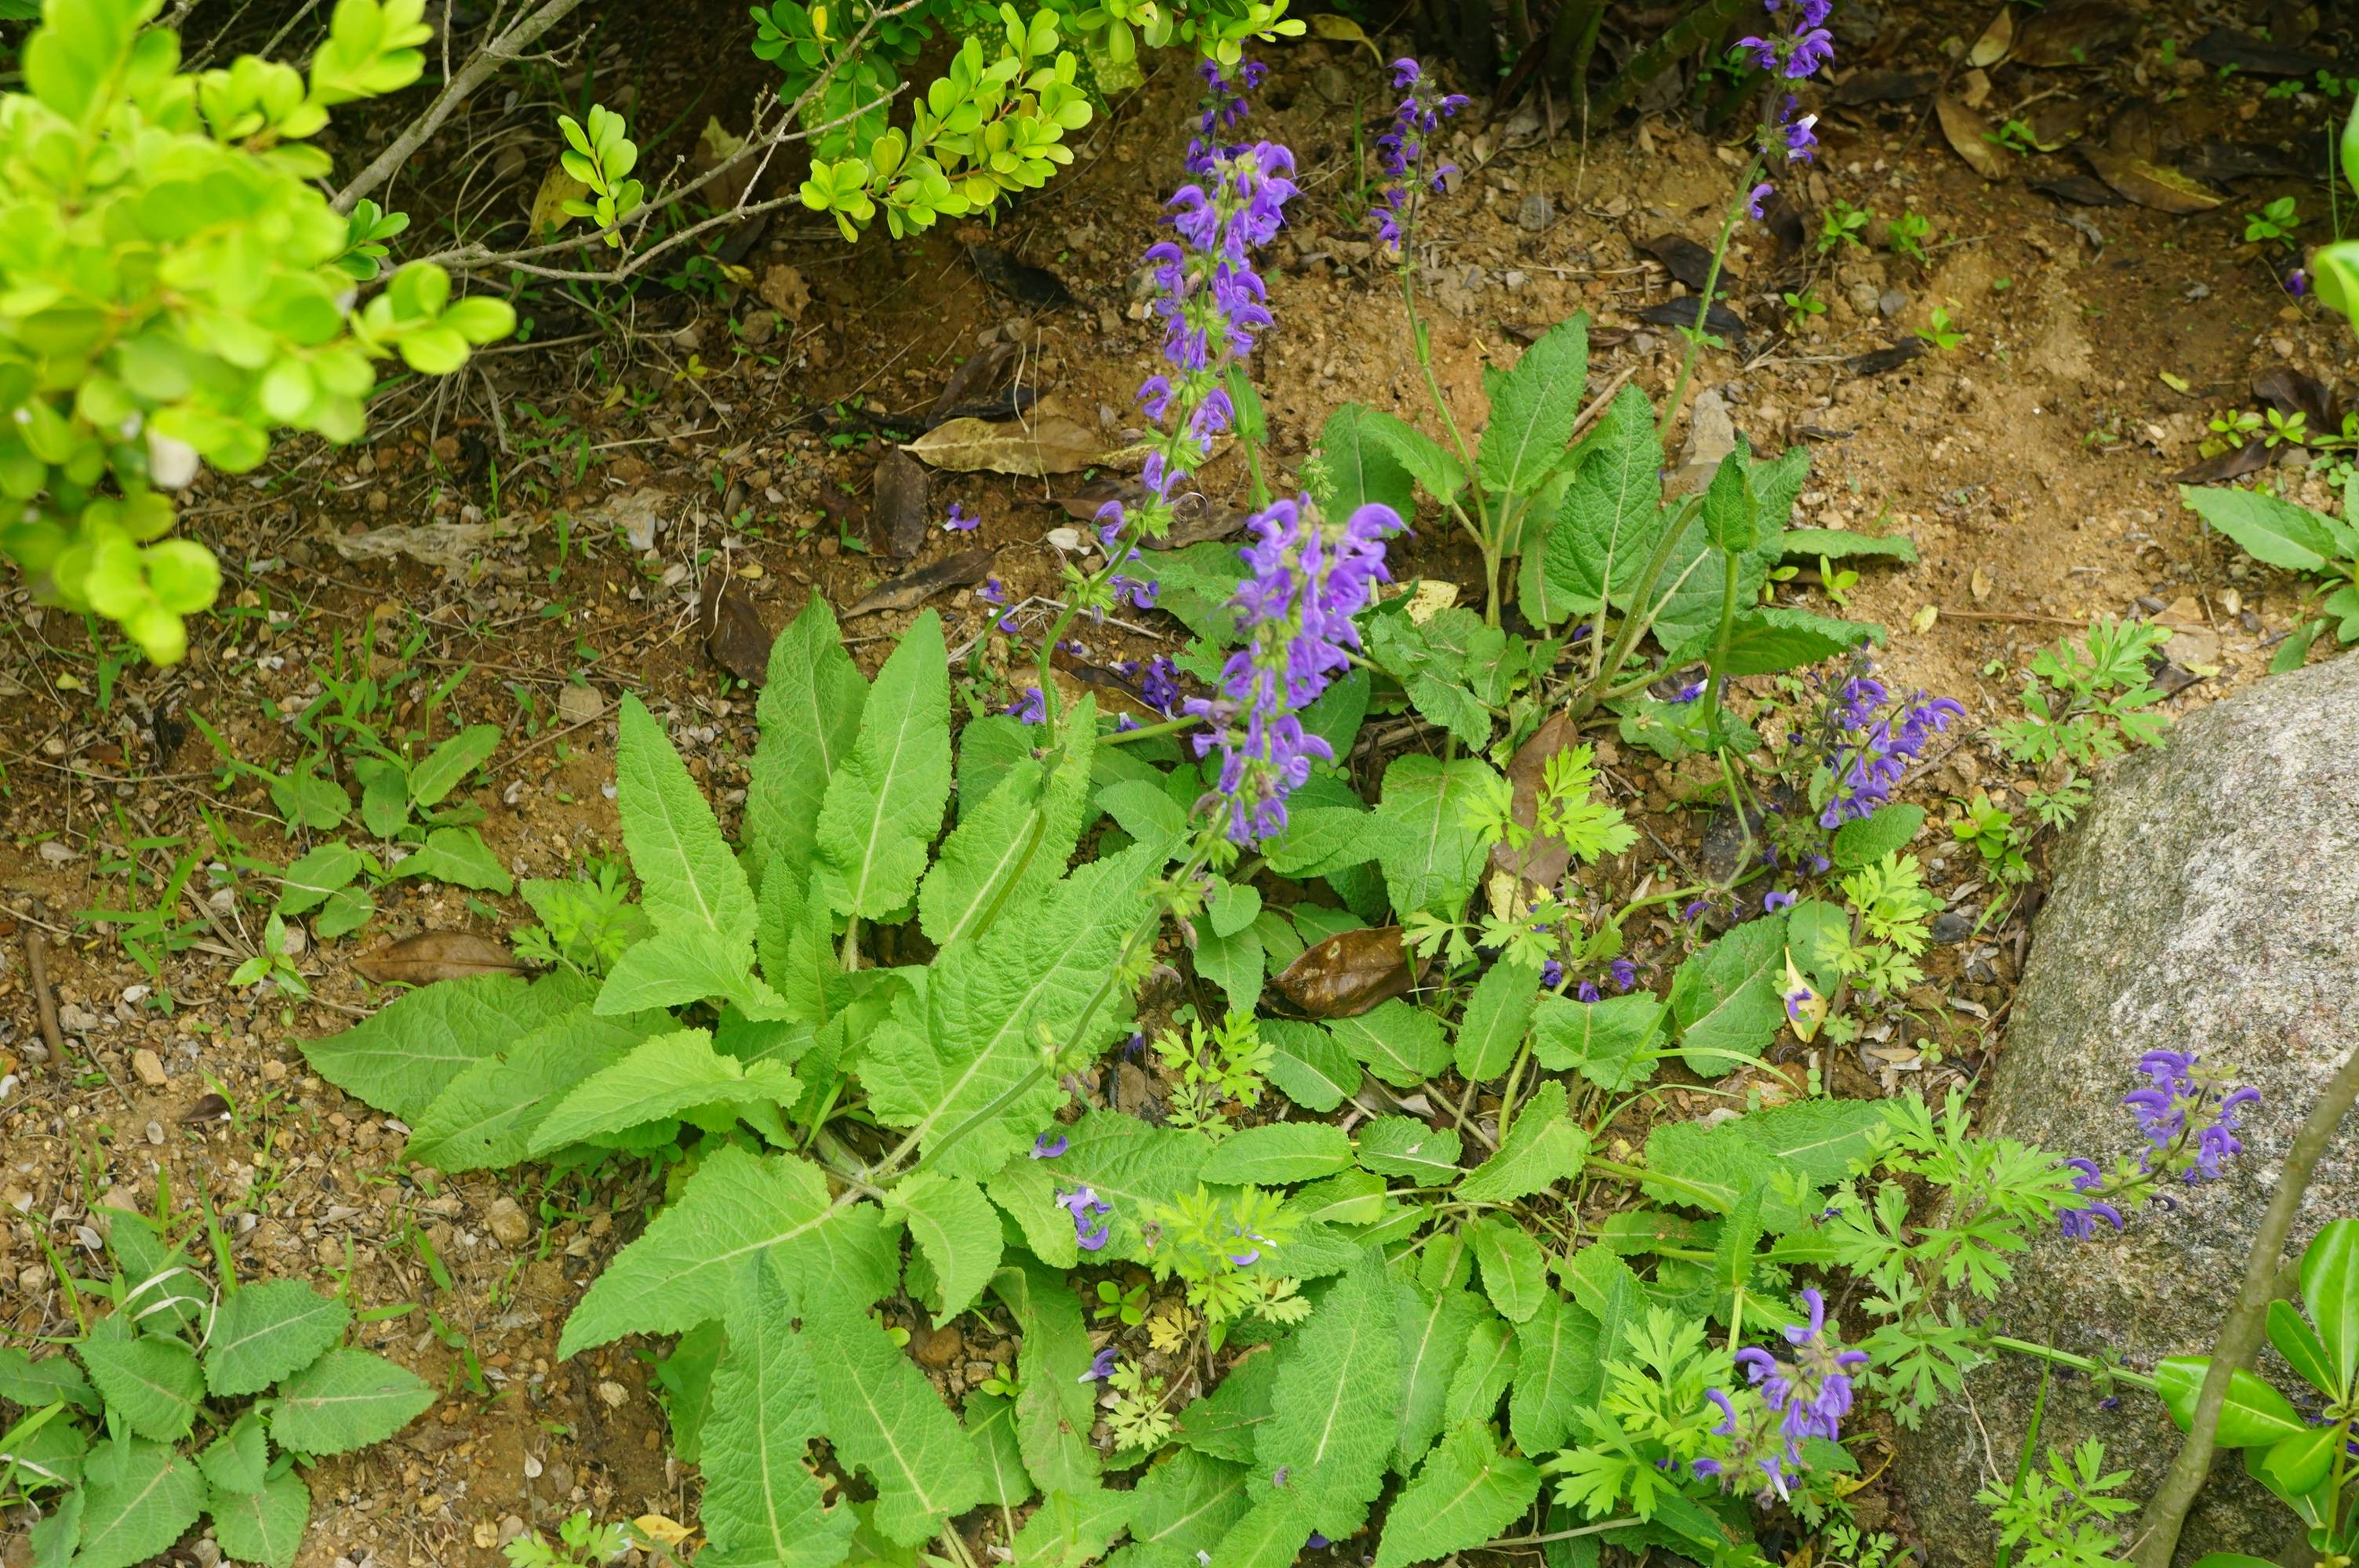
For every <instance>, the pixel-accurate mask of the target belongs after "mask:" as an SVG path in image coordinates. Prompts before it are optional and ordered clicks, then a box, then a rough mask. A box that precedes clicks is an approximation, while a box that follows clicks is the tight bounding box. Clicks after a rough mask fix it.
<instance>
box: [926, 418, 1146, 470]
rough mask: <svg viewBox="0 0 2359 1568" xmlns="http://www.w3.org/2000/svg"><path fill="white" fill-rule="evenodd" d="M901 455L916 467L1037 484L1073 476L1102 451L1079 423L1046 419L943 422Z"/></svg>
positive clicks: (971, 419)
mask: <svg viewBox="0 0 2359 1568" xmlns="http://www.w3.org/2000/svg"><path fill="white" fill-rule="evenodd" d="M1104 449H1105V448H1104V443H1103V442H1102V441H1101V440H1099V438H1098V437H1097V436H1096V434H1095V433H1094V432H1093V431H1091V430H1088V429H1085V428H1083V427H1082V424H1081V422H1080V421H1079V420H1076V419H1071V418H1068V417H1066V416H1063V415H1058V414H1051V415H1048V416H1044V417H1040V418H1036V419H1033V420H1031V421H1029V422H1027V421H1025V420H1021V419H1009V420H1005V421H994V420H987V419H973V418H965V419H946V420H944V421H942V423H940V424H939V425H937V426H935V427H933V428H932V429H930V430H929V431H927V432H926V433H925V434H924V435H922V436H920V437H919V438H917V439H916V440H914V441H912V442H910V443H909V444H908V447H906V448H905V449H904V450H906V451H907V452H908V454H909V455H910V456H911V457H913V458H916V459H918V460H919V461H920V462H924V463H927V464H929V465H931V466H932V467H934V468H938V469H949V470H951V471H952V472H954V473H977V472H981V471H984V470H989V471H990V472H992V473H1012V474H1016V475H1018V476H1020V477H1023V478H1026V479H1039V478H1042V477H1044V476H1045V475H1048V474H1052V473H1078V472H1080V471H1081V470H1082V469H1085V468H1087V467H1089V466H1090V465H1091V464H1092V463H1093V462H1095V461H1096V460H1097V459H1098V455H1099V454H1100V453H1101V452H1103V450H1104Z"/></svg>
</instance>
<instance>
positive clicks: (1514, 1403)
mask: <svg viewBox="0 0 2359 1568" xmlns="http://www.w3.org/2000/svg"><path fill="white" fill-rule="evenodd" d="M1597 1336H1598V1326H1597V1320H1596V1319H1595V1318H1593V1317H1592V1316H1590V1314H1588V1313H1586V1312H1583V1311H1582V1309H1581V1308H1579V1307H1577V1306H1575V1305H1573V1304H1572V1303H1571V1302H1568V1301H1566V1300H1565V1299H1564V1298H1563V1297H1561V1296H1560V1295H1558V1294H1557V1293H1556V1292H1553V1291H1551V1292H1549V1293H1548V1294H1546V1295H1545V1296H1543V1297H1541V1298H1540V1305H1539V1310H1538V1312H1536V1313H1534V1314H1532V1320H1531V1321H1530V1322H1529V1323H1527V1324H1525V1325H1523V1326H1522V1327H1521V1328H1518V1329H1517V1330H1516V1376H1515V1381H1514V1384H1513V1385H1512V1389H1511V1391H1510V1393H1509V1395H1508V1399H1507V1429H1508V1431H1510V1432H1512V1433H1515V1438H1516V1446H1517V1447H1518V1448H1520V1449H1522V1450H1523V1451H1524V1452H1525V1453H1527V1454H1549V1453H1553V1452H1555V1451H1556V1450H1557V1449H1560V1448H1561V1447H1563V1446H1564V1440H1565V1438H1566V1437H1567V1436H1568V1435H1569V1434H1570V1433H1571V1431H1572V1421H1573V1417H1574V1416H1575V1415H1576V1414H1578V1413H1579V1412H1580V1411H1581V1410H1582V1408H1583V1406H1584V1404H1585V1402H1586V1396H1587V1395H1588V1393H1589V1391H1590V1390H1593V1388H1595V1387H1596V1384H1597V1378H1598V1344H1597Z"/></svg>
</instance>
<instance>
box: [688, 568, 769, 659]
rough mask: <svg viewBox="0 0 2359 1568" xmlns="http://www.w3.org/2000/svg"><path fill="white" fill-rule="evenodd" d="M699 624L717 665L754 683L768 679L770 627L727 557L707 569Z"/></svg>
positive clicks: (698, 607) (699, 602)
mask: <svg viewBox="0 0 2359 1568" xmlns="http://www.w3.org/2000/svg"><path fill="white" fill-rule="evenodd" d="M696 627H697V630H698V631H700V632H701V633H703V634H704V651H705V652H706V653H708V654H712V662H713V663H714V664H717V665H720V666H721V667H722V668H723V669H724V670H727V671H728V672H729V673H730V674H731V675H733V676H736V677H737V678H738V679H739V680H742V681H746V682H749V683H751V684H752V685H755V686H760V685H761V684H762V683H763V682H764V681H765V680H766V679H768V678H769V674H770V638H771V632H770V629H769V628H768V627H767V626H765V625H763V624H762V615H761V611H757V610H756V609H755V608H754V596H753V594H752V593H750V592H749V591H747V589H746V588H745V584H744V583H742V582H740V581H738V580H737V579H736V577H735V575H734V574H733V573H732V572H731V571H730V570H729V568H728V564H727V557H722V558H720V559H717V560H715V561H714V562H713V563H712V565H711V566H709V567H707V568H705V571H704V589H703V591H702V592H701V594H700V595H698V597H697V601H696Z"/></svg>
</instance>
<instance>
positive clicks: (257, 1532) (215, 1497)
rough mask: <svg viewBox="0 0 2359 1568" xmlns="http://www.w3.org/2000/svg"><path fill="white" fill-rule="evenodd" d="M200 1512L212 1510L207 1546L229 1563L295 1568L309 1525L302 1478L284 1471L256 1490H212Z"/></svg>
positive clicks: (308, 1505)
mask: <svg viewBox="0 0 2359 1568" xmlns="http://www.w3.org/2000/svg"><path fill="white" fill-rule="evenodd" d="M206 1506H207V1507H208V1508H210V1509H212V1516H213V1540H214V1541H215V1542H216V1543H217V1544H218V1545H219V1546H220V1547H221V1549H222V1554H223V1556H225V1557H227V1558H228V1559H229V1560H230V1561H231V1562H233V1563H263V1564H265V1565H266V1568H295V1554H296V1552H299V1551H300V1550H301V1548H302V1545H303V1531H304V1530H305V1529H306V1528H307V1527H308V1526H309V1525H310V1522H311V1488H310V1487H307V1486H305V1485H304V1484H303V1477H301V1476H298V1475H296V1474H295V1473H294V1472H293V1471H292V1470H289V1471H288V1472H287V1474H285V1475H283V1476H274V1477H272V1478H271V1479H270V1480H267V1481H266V1482H264V1483H263V1484H262V1486H261V1487H260V1489H259V1490H255V1491H250V1492H223V1491H220V1490H218V1489H216V1490H215V1491H214V1492H213V1493H212V1497H211V1498H210V1499H209V1500H208V1502H207V1504H206Z"/></svg>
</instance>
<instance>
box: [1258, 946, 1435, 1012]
mask: <svg viewBox="0 0 2359 1568" xmlns="http://www.w3.org/2000/svg"><path fill="white" fill-rule="evenodd" d="M1416 979H1417V977H1416V974H1415V972H1414V971H1413V970H1412V969H1411V968H1409V960H1408V948H1406V947H1405V946H1402V944H1401V928H1400V927H1399V926H1397V925H1379V926H1375V927H1373V928H1367V929H1362V930H1359V931H1345V932H1341V933H1339V934H1337V935H1333V936H1330V937H1328V938H1327V939H1326V940H1325V941H1323V942H1317V943H1313V944H1312V945H1311V946H1309V947H1306V948H1304V949H1303V950H1302V956H1301V957H1299V958H1297V959H1295V960H1294V962H1292V963H1291V964H1288V965H1287V966H1286V968H1285V970H1284V971H1283V972H1282V973H1280V974H1279V975H1277V977H1276V978H1275V979H1272V980H1271V981H1270V982H1269V983H1270V984H1271V986H1272V987H1274V988H1276V989H1277V993H1278V995H1280V996H1282V997H1284V998H1285V999H1286V1000H1288V1001H1290V1002H1292V1003H1293V1004H1294V1005H1295V1006H1296V1007H1297V1008H1298V1009H1299V1010H1300V1011H1302V1012H1303V1013H1304V1014H1306V1015H1307V1016H1309V1017H1311V1018H1357V1017H1358V1016H1359V1015H1360V1014H1362V1013H1364V1012H1366V1011H1369V1010H1370V1009H1371V1008H1374V1007H1375V1006H1376V1005H1377V1004H1378V1003H1380V1002H1383V1001H1386V1000H1389V999H1391V998H1393V997H1397V996H1399V995H1400V994H1401V993H1402V992H1404V991H1406V990H1408V989H1409V987H1410V986H1411V985H1413V984H1415V983H1416Z"/></svg>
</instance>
